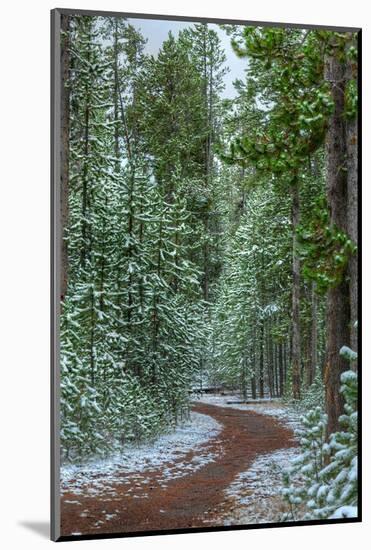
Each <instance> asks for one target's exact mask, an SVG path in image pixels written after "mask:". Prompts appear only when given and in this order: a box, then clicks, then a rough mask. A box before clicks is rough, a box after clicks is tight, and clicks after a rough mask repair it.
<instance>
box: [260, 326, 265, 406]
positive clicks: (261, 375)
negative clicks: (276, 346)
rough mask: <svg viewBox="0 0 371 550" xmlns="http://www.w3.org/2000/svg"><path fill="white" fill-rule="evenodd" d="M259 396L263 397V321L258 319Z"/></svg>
mask: <svg viewBox="0 0 371 550" xmlns="http://www.w3.org/2000/svg"><path fill="white" fill-rule="evenodd" d="M259 397H260V398H261V399H263V397H264V323H263V321H260V356H259Z"/></svg>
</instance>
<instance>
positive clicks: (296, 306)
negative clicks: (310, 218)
mask: <svg viewBox="0 0 371 550" xmlns="http://www.w3.org/2000/svg"><path fill="white" fill-rule="evenodd" d="M291 193H292V232H293V247H292V248H293V249H292V394H293V398H294V399H300V360H301V357H300V354H301V345H300V259H299V254H298V250H297V248H298V238H297V233H296V230H297V227H298V225H299V220H300V197H299V183H298V181H297V178H295V181H294V182H293V183H292V187H291Z"/></svg>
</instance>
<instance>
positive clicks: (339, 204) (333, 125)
mask: <svg viewBox="0 0 371 550" xmlns="http://www.w3.org/2000/svg"><path fill="white" fill-rule="evenodd" d="M336 54H337V52H336V50H335V52H334V53H333V54H331V55H328V56H327V57H326V60H325V78H326V80H327V81H328V82H329V83H330V86H331V94H332V98H333V101H334V111H333V113H332V115H331V116H330V119H329V125H328V131H327V136H326V164H327V166H326V168H327V200H328V206H329V209H330V223H331V225H332V226H335V227H336V228H338V229H339V230H340V231H344V232H346V231H347V222H348V219H347V207H348V193H347V172H346V136H345V119H344V107H345V104H344V102H345V100H344V92H345V67H344V63H343V62H342V61H340V60H339V59H338V56H337V55H336ZM326 323H327V346H326V366H325V376H324V378H325V391H326V412H327V415H328V425H327V434H328V435H329V434H331V433H333V432H335V431H337V430H338V428H339V421H338V419H339V416H340V415H341V414H342V413H343V412H344V400H343V397H342V395H341V393H340V376H341V373H342V372H343V371H345V370H347V369H348V368H349V364H348V362H347V361H346V359H344V358H343V357H341V356H340V354H339V351H340V348H341V347H342V346H344V345H348V344H349V339H350V332H349V324H350V304H349V284H348V282H347V280H346V278H345V277H343V281H342V282H341V283H340V284H338V285H337V286H336V287H335V288H331V289H330V290H329V291H328V295H327V318H326Z"/></svg>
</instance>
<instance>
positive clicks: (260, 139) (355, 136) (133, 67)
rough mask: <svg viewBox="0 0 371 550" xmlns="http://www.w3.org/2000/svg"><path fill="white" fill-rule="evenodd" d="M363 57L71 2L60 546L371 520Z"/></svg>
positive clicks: (207, 22) (56, 436) (286, 36)
mask: <svg viewBox="0 0 371 550" xmlns="http://www.w3.org/2000/svg"><path fill="white" fill-rule="evenodd" d="M210 15H212V14H210ZM246 15H247V17H248V13H247V14H246ZM360 56H361V31H360V29H357V28H337V27H332V28H330V27H323V26H320V25H319V26H307V27H305V26H302V25H293V24H282V23H279V24H278V23H267V22H266V23H262V22H249V21H233V20H224V21H222V20H216V19H213V18H212V17H210V18H209V19H196V18H192V17H189V18H185V17H172V16H156V15H141V14H127V13H110V12H94V11H91V12H90V11H83V10H69V9H55V10H53V11H52V538H53V540H75V539H87V538H99V537H117V536H120V537H122V536H133V535H148V534H163V533H179V532H188V531H210V530H226V529H241V528H261V527H270V526H275V527H277V526H291V525H299V524H300V525H310V524H317V523H329V524H331V523H336V522H355V521H360V520H361V507H360V497H361V484H360V446H359V441H358V428H359V424H360V417H359V414H360V400H359V397H358V396H359V391H358V388H359V386H360V356H359V352H358V350H359V347H360V346H359V340H360V320H361V319H360V310H359V305H358V297H359V291H358V277H359V274H358V257H359V256H358V255H359V246H360V242H359V240H360V239H359V223H358V213H359V202H360V158H359V153H360V149H359V144H360V131H359V128H360V112H361V107H360V94H359V91H360Z"/></svg>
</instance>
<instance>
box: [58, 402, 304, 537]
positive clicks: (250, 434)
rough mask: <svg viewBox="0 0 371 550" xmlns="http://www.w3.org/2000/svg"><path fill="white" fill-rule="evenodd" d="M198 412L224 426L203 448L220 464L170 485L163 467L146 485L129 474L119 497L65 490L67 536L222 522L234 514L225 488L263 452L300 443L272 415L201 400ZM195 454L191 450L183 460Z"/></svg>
mask: <svg viewBox="0 0 371 550" xmlns="http://www.w3.org/2000/svg"><path fill="white" fill-rule="evenodd" d="M193 410H194V411H195V412H198V413H201V414H207V415H209V416H212V417H213V418H214V419H215V420H217V422H219V423H220V424H221V425H222V427H223V428H222V431H221V432H220V433H219V434H218V436H217V437H216V438H214V439H212V440H209V441H208V442H207V443H206V444H205V445H204V446H203V447H202V449H203V451H205V450H207V451H208V452H213V453H216V454H217V455H218V456H217V458H216V460H215V461H214V462H210V463H209V464H206V465H204V466H202V467H201V468H200V469H198V470H197V471H195V472H194V473H191V474H187V475H185V476H184V477H179V478H175V479H172V480H168V481H167V482H166V485H164V484H163V483H162V482H161V481H162V480H163V476H162V469H163V468H162V469H161V470H153V471H150V472H145V474H143V475H144V476H145V481H144V483H138V479H137V478H135V477H133V478H132V479H131V477H130V476H126V475H125V481H126V483H125V484H124V483H123V484H116V485H115V487H114V492H115V495H114V496H112V494H111V493H107V495H104V494H101V495H99V496H89V495H88V494H84V495H79V496H76V494H72V493H65V494H64V495H63V498H62V503H61V515H62V535H71V534H77V533H78V534H95V533H97V534H98V533H100V534H103V533H120V532H121V533H124V532H126V533H128V532H136V531H161V530H168V529H187V528H190V527H205V526H206V525H208V526H214V527H216V526H221V525H223V517H224V515H225V514H226V513H227V512H228V500H226V498H225V495H224V490H225V489H226V488H227V487H228V486H229V485H230V484H231V482H232V481H233V480H234V479H235V477H236V476H237V475H238V474H239V473H240V472H242V471H244V470H247V469H248V467H249V465H250V464H251V463H252V462H253V461H254V459H255V458H256V457H257V455H259V454H261V453H267V452H272V451H275V450H277V449H283V448H289V447H293V446H296V443H295V440H294V436H293V433H292V431H291V430H290V429H288V428H286V427H284V426H283V425H282V424H281V423H279V422H278V421H277V420H275V419H274V418H272V417H270V416H264V415H261V414H257V413H255V412H252V411H243V410H236V409H232V408H223V407H219V406H215V405H209V404H204V403H197V404H195V405H194V406H193ZM193 456H194V455H193V453H189V455H188V456H187V457H186V458H185V457H184V456H182V457H181V459H180V460H179V462H183V463H184V462H185V461H186V460H187V459H188V460H190V459H191V458H192V457H193ZM165 467H166V465H165ZM128 480H129V481H130V480H131V484H130V483H129V484H128ZM111 486H112V485H111Z"/></svg>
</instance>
